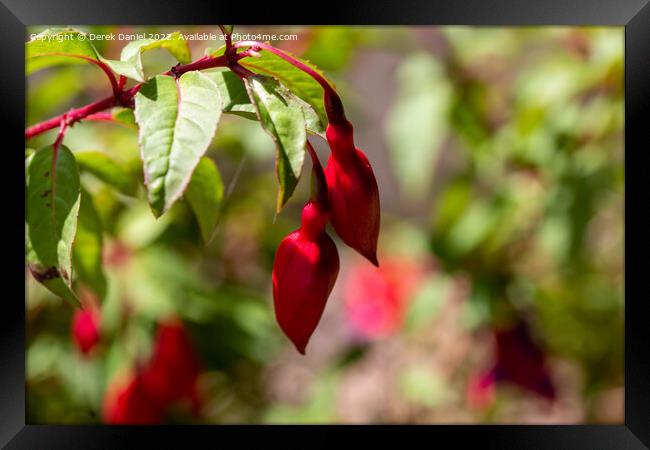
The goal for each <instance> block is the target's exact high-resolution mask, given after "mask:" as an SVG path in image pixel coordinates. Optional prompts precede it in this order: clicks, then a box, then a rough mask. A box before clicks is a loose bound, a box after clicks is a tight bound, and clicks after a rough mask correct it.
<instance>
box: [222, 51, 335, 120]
mask: <svg viewBox="0 0 650 450" xmlns="http://www.w3.org/2000/svg"><path fill="white" fill-rule="evenodd" d="M217 51H219V50H217ZM287 53H288V52H287ZM291 56H292V57H293V58H295V59H297V60H299V61H301V62H302V63H304V64H306V65H307V66H309V67H311V68H312V69H314V70H315V71H316V72H318V73H319V74H320V75H322V76H323V78H325V79H326V80H327V77H326V76H325V74H324V73H323V72H322V71H321V70H319V69H318V68H317V67H316V66H315V65H313V64H311V63H310V62H309V61H307V60H304V59H301V58H298V57H296V56H294V55H291ZM240 64H241V65H242V66H244V67H246V68H247V69H250V70H252V71H253V72H256V73H260V74H263V75H269V76H272V77H274V78H276V79H277V80H279V81H280V82H281V83H282V84H283V85H284V86H286V87H287V89H289V90H290V91H291V92H292V93H293V94H295V95H296V96H297V97H300V98H301V99H302V100H304V101H305V102H306V103H307V104H309V105H310V106H311V107H312V108H313V109H314V111H316V114H317V116H318V118H319V120H320V127H321V128H322V129H325V127H326V126H327V113H326V112H325V104H324V103H323V88H322V87H321V86H320V84H318V82H317V81H316V80H314V79H313V78H312V77H311V76H309V75H307V74H306V73H305V72H303V71H302V70H300V69H298V68H297V67H295V66H293V65H292V64H291V63H289V62H287V61H285V60H284V59H282V58H280V57H279V56H277V55H274V54H273V53H269V52H266V51H262V52H260V56H259V57H257V58H252V57H251V58H244V59H242V60H241V61H240ZM328 81H329V80H328ZM330 84H332V83H330Z"/></svg>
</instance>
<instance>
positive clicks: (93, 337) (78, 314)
mask: <svg viewBox="0 0 650 450" xmlns="http://www.w3.org/2000/svg"><path fill="white" fill-rule="evenodd" d="M72 338H73V341H74V343H75V344H76V346H77V348H79V350H81V353H83V354H84V355H88V354H89V353H90V351H91V350H92V349H93V348H94V347H95V345H97V344H98V343H99V340H100V336H99V313H98V312H97V311H96V310H95V309H94V308H92V307H88V308H86V309H77V310H75V312H74V316H73V317H72Z"/></svg>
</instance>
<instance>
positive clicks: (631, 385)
mask: <svg viewBox="0 0 650 450" xmlns="http://www.w3.org/2000/svg"><path fill="white" fill-rule="evenodd" d="M289 5H291V6H289ZM318 8H320V10H319V11H317V13H315V11H316V9H318ZM231 22H232V23H250V24H252V23H255V24H264V23H278V24H313V23H314V22H317V23H321V24H355V25H356V24H368V25H388V24H391V25H402V24H404V25H406V24H408V25H415V24H421V25H425V24H426V25H461V24H462V25H513V26H514V25H608V26H624V27H625V144H626V151H625V182H626V195H625V197H626V198H625V218H624V219H625V225H626V226H625V233H626V239H625V262H626V264H625V267H626V271H625V423H624V424H621V425H566V426H563V425H530V426H528V425H526V426H518V425H494V426H492V425H462V426H454V425H432V426H383V427H382V426H332V427H328V426H318V427H311V426H307V427H278V426H272V427H262V426H212V427H210V426H188V427H184V426H158V427H138V426H55V425H51V426H45V425H26V424H25V408H26V406H25V307H24V303H21V302H20V301H18V298H19V297H18V295H15V296H9V295H7V294H5V298H4V299H3V300H4V301H3V302H2V310H1V312H0V321H1V324H0V325H1V326H0V336H1V338H0V371H1V373H2V378H1V380H2V382H0V444H1V445H5V444H6V448H10V449H15V448H30V449H32V448H48V449H49V448H123V447H132V446H133V447H134V446H140V445H147V446H148V447H155V446H157V445H159V444H163V446H165V447H167V446H173V445H175V444H176V445H178V446H180V445H186V446H187V445H188V443H189V442H194V441H195V440H196V439H205V442H206V443H208V444H209V445H210V446H215V447H216V446H220V445H226V444H225V443H226V442H233V441H232V439H237V441H235V442H238V445H241V443H244V444H245V443H248V442H249V441H251V440H252V439H256V438H258V437H259V436H263V437H264V439H266V440H268V441H269V442H271V441H272V440H273V441H275V439H274V438H276V437H277V438H278V439H281V440H277V441H276V442H278V443H280V444H281V445H282V447H288V448H293V447H294V446H301V447H302V446H309V445H315V446H316V447H321V446H325V445H328V446H329V445H331V444H333V443H335V442H345V441H346V440H347V437H348V436H349V435H350V434H357V433H364V434H367V435H368V437H371V438H374V439H377V440H378V441H379V440H381V441H383V443H390V442H391V441H393V442H394V443H395V444H399V443H400V442H404V439H409V441H406V442H413V443H414V444H413V445H415V442H422V443H424V444H427V443H430V445H432V446H436V445H444V446H445V448H449V447H450V446H451V448H456V447H460V448H463V447H465V446H466V445H468V444H473V446H474V445H475V446H479V445H480V446H481V447H483V448H485V447H487V448H498V449H521V448H533V449H582V448H584V449H641V448H648V447H650V383H649V382H650V332H649V329H650V327H648V325H647V315H646V314H644V312H647V311H648V309H647V307H646V304H647V302H648V301H649V299H646V298H645V295H643V294H644V287H645V286H644V281H643V280H644V277H643V274H642V272H643V270H644V267H643V262H644V255H647V254H648V252H647V250H648V245H647V238H645V237H644V235H645V234H646V233H647V230H648V229H650V227H649V226H648V225H649V223H648V222H649V221H648V219H647V217H646V216H647V214H645V211H644V209H645V206H646V203H645V202H643V200H646V201H647V192H648V191H647V188H646V187H645V186H644V184H643V182H644V177H647V176H648V175H647V174H645V173H644V172H645V166H644V165H643V163H642V158H643V153H644V150H645V152H647V151H648V146H647V143H648V139H647V136H648V132H647V130H648V128H649V127H648V125H647V124H646V122H647V121H648V118H649V117H650V5H648V0H574V1H572V2H567V1H566V0H544V1H539V0H535V1H529V2H523V1H521V0H519V1H517V0H462V1H461V0H455V1H454V0H446V1H442V0H436V1H430V2H425V1H413V0H400V1H399V2H393V3H390V2H387V1H375V2H367V3H365V4H358V3H356V2H351V1H347V2H345V1H340V0H333V1H328V2H327V3H323V2H319V3H313V2H309V5H308V6H306V7H305V9H304V10H301V9H300V8H298V7H297V6H296V5H295V4H291V3H287V6H286V7H284V6H282V7H280V6H273V7H271V6H269V4H264V3H261V2H257V3H255V2H250V1H247V2H245V4H242V3H241V2H239V3H238V2H235V1H230V2H225V1H222V2H215V1H210V2H208V1H203V2H202V1H183V2H179V1H163V0H148V1H138V2H134V1H133V0H128V1H126V0H111V1H110V2H100V3H98V2H88V1H82V0H74V1H72V0H70V1H52V0H38V1H25V0H0V33H1V34H2V39H0V47H1V48H2V53H1V55H2V59H1V60H0V61H2V68H0V73H1V78H0V80H1V81H0V92H1V93H2V102H1V104H2V108H1V109H0V111H1V112H0V124H2V128H3V134H2V136H3V139H2V142H3V143H4V144H5V147H6V148H3V149H2V155H3V156H4V158H6V161H7V165H10V166H14V165H15V167H21V166H20V164H21V162H20V161H19V159H20V158H22V156H21V154H22V152H21V151H20V149H19V148H17V147H20V146H21V145H22V144H21V143H20V141H21V140H22V139H23V131H24V125H25V124H24V117H25V114H24V108H25V105H24V99H25V76H24V42H25V40H26V26H29V25H38V24H114V25H120V24H138V25H140V24H142V25H144V24H187V25H190V24H214V23H231ZM11 147H14V148H11ZM21 174H22V172H21V171H20V170H11V169H10V170H9V171H8V173H7V172H5V174H4V175H3V176H2V177H0V179H2V182H3V183H4V184H6V186H3V188H4V189H3V191H2V192H3V193H4V194H5V195H4V196H3V197H4V200H5V202H7V201H11V202H14V201H15V202H16V206H15V208H14V207H13V205H11V206H8V205H5V208H6V209H5V210H6V211H7V213H5V214H4V220H5V221H9V222H10V227H9V229H10V230H12V231H11V233H12V235H13V233H14V232H15V233H18V231H17V230H18V229H19V227H21V226H22V224H20V223H19V221H22V220H23V217H24V216H23V215H21V214H20V211H21V210H22V211H23V212H24V203H23V202H22V201H21V199H20V198H19V196H17V195H16V194H15V193H14V192H15V191H16V187H15V186H17V182H18V181H19V180H18V179H16V180H10V178H13V177H8V176H6V175H12V176H15V177H17V178H20V177H21ZM23 176H24V175H23ZM12 186H13V188H12ZM629 187H631V189H630V188H629ZM16 211H18V213H16ZM14 221H15V223H14ZM21 245H22V244H21V239H18V238H16V239H8V240H5V241H4V242H3V247H4V248H5V252H6V253H10V256H8V259H9V261H11V263H10V264H4V265H3V266H4V267H5V270H4V274H5V280H8V281H10V282H11V283H15V284H18V281H16V280H18V279H22V280H24V270H25V268H24V266H22V268H20V269H19V266H18V264H15V261H18V260H19V255H18V253H19V252H22V251H23V249H21ZM14 251H15V254H13V253H11V252H14ZM635 262H638V264H635ZM20 270H22V272H19V271H20ZM14 271H15V272H16V273H15V275H14V273H13V272H14ZM23 287H24V285H23ZM3 292H5V293H6V292H8V291H7V289H6V286H5V288H4V289H3ZM23 294H24V293H23ZM308 434H309V435H308ZM188 438H189V439H191V441H190V440H188ZM411 439H416V440H414V441H411ZM444 442H451V443H452V444H442V443H444ZM139 443H140V444H139ZM282 443H284V444H282ZM229 445H232V444H229ZM409 445H410V444H409Z"/></svg>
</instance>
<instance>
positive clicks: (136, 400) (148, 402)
mask: <svg viewBox="0 0 650 450" xmlns="http://www.w3.org/2000/svg"><path fill="white" fill-rule="evenodd" d="M161 406H162V405H160V404H159V403H157V402H155V401H152V399H151V398H150V397H149V396H148V395H147V393H146V391H145V389H144V386H143V382H142V378H140V377H139V376H138V375H131V376H130V377H128V378H127V379H126V380H124V379H121V380H117V381H114V382H113V383H111V385H110V386H109V387H108V389H107V391H106V395H105V397H104V411H103V414H104V422H105V423H109V424H137V425H148V424H157V423H161V422H162V420H163V416H164V414H163V413H164V411H163V408H162V407H161Z"/></svg>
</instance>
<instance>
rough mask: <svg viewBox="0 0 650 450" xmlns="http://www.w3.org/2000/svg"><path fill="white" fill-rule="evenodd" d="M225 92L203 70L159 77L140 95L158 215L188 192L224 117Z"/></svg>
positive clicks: (143, 142) (138, 110)
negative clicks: (222, 99) (196, 168)
mask: <svg viewBox="0 0 650 450" xmlns="http://www.w3.org/2000/svg"><path fill="white" fill-rule="evenodd" d="M221 109H222V101H221V95H220V94H219V88H217V85H216V84H215V83H214V82H213V81H212V80H210V78H208V77H207V76H206V75H204V74H202V73H200V72H196V71H195V72H187V73H185V74H183V75H182V76H181V77H180V78H178V79H174V78H172V77H169V76H165V75H157V76H156V77H155V78H152V79H151V80H149V81H148V82H147V83H146V84H144V85H143V86H142V88H141V89H140V91H139V92H138V94H137V95H136V97H135V118H136V121H137V123H138V125H139V126H140V131H139V143H140V153H141V156H142V161H143V167H144V177H145V184H146V186H147V192H148V199H149V204H150V205H151V208H152V210H153V213H154V214H155V215H156V217H159V216H160V215H161V214H162V213H164V212H165V211H167V210H168V209H169V208H170V207H171V205H172V204H173V203H174V202H175V201H176V200H178V198H179V197H180V196H181V195H182V194H183V192H184V191H185V188H186V187H187V184H188V183H189V181H190V178H191V176H192V173H193V172H194V168H195V167H196V165H197V164H198V162H199V160H200V159H201V156H203V154H204V153H205V151H206V150H207V148H208V145H209V144H210V141H211V140H212V137H213V136H214V133H215V131H216V129H217V123H218V122H219V118H220V117H221Z"/></svg>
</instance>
